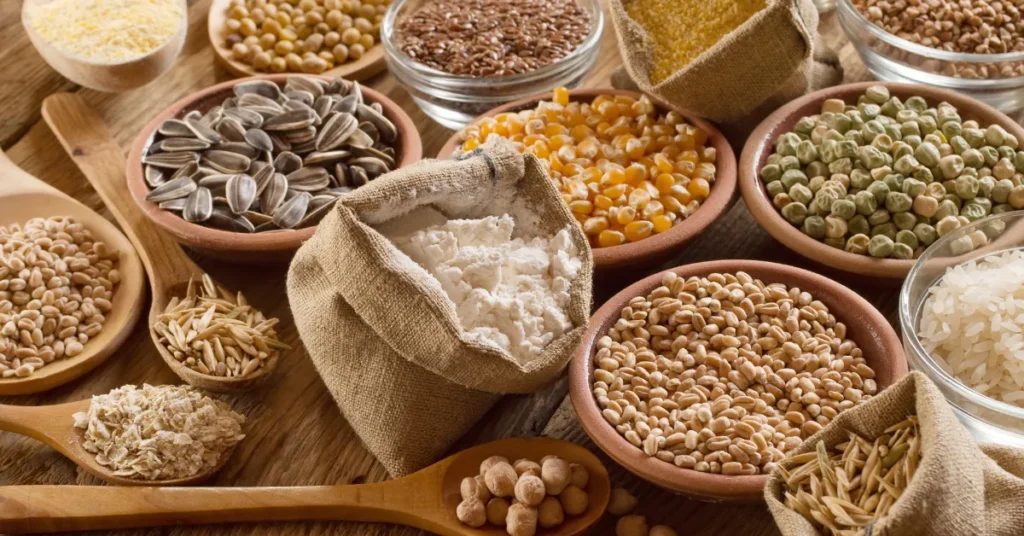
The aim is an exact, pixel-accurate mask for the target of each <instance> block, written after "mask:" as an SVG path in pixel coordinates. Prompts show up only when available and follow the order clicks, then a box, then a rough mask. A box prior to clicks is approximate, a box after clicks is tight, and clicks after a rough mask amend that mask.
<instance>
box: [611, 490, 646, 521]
mask: <svg viewBox="0 0 1024 536" xmlns="http://www.w3.org/2000/svg"><path fill="white" fill-rule="evenodd" d="M639 502H640V501H638V500H637V498H636V497H634V496H633V494H632V493H630V492H629V491H627V490H626V489H625V488H614V489H612V496H611V498H610V499H609V500H608V513H609V514H611V515H613V516H624V515H626V514H628V513H630V512H632V511H633V509H634V508H636V505H637V503H639Z"/></svg>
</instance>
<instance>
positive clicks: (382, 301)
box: [288, 140, 593, 476]
mask: <svg viewBox="0 0 1024 536" xmlns="http://www.w3.org/2000/svg"><path fill="white" fill-rule="evenodd" d="M499 142H500V143H499V144H497V145H494V144H488V145H487V146H486V147H485V149H486V150H485V151H475V152H474V153H471V154H470V155H468V156H470V157H469V158H466V159H463V160H461V161H454V160H449V161H434V160H425V161H423V162H421V163H418V164H416V165H413V166H411V167H408V168H403V169H400V170H398V171H395V172H393V173H390V174H388V175H386V176H384V177H381V178H378V179H377V180H374V181H373V182H371V183H369V184H368V185H366V186H363V187H362V188H359V189H358V190H356V191H354V192H352V193H351V194H348V195H346V196H345V197H344V198H342V199H340V200H339V201H338V203H337V207H336V208H335V209H334V210H333V211H332V212H331V213H330V214H328V215H327V216H326V217H325V218H324V220H323V222H322V223H320V225H319V228H318V229H317V232H316V234H315V235H313V237H312V238H311V239H310V240H309V241H308V242H306V243H305V244H304V245H303V246H302V247H301V248H300V249H299V251H298V253H296V255H295V259H294V260H293V261H292V265H291V268H290V269H289V271H288V300H289V302H290V304H291V308H292V312H293V314H294V316H295V324H296V326H297V327H298V330H299V334H300V335H301V336H302V341H303V343H304V344H305V346H306V349H307V350H308V352H309V355H310V357H311V358H312V360H313V363H314V364H315V365H316V368H317V371H318V372H319V373H320V375H321V377H323V380H324V383H325V384H326V385H327V388H328V389H329V390H330V392H331V395H332V396H333V397H334V400H335V401H336V402H337V404H338V407H339V408H341V411H342V413H343V414H344V416H345V418H346V419H347V420H348V422H349V424H351V425H352V428H353V429H354V430H355V432H356V433H357V434H358V435H359V437H360V438H361V439H362V440H363V442H364V443H365V445H366V447H367V448H368V449H369V450H370V452H372V453H373V454H374V456H376V457H377V459H378V460H380V462H381V463H382V464H383V465H384V467H385V468H387V470H388V472H389V473H390V474H391V475H392V476H400V475H404V474H407V473H409V472H412V471H415V470H417V469H420V468H422V467H424V466H426V465H428V464H430V463H432V462H434V461H436V460H437V458H438V457H440V456H441V455H442V454H443V453H444V452H445V451H446V450H447V449H448V448H449V447H450V446H451V445H452V443H453V442H454V441H456V440H457V439H458V438H459V437H461V436H462V435H463V434H465V433H466V431H467V430H468V429H469V428H470V427H471V426H472V425H473V424H474V423H476V422H477V420H479V419H480V417H482V416H483V415H484V413H486V412H487V410H488V409H489V408H490V407H491V406H492V405H493V404H494V403H495V402H496V401H497V400H498V399H499V398H500V397H501V396H502V395H503V394H506V393H529V392H532V391H535V390H537V389H539V388H541V387H543V386H544V385H546V384H548V383H550V382H551V381H553V380H554V379H555V378H556V377H558V376H559V374H560V373H561V372H562V370H563V369H564V367H565V365H566V363H567V362H568V360H569V358H570V356H571V354H572V351H573V350H574V349H575V347H576V345H577V344H578V343H579V340H580V337H581V336H582V334H583V331H584V330H585V327H586V324H587V320H588V318H589V315H590V302H591V290H592V283H591V274H592V272H593V260H592V257H591V252H590V246H589V244H588V243H587V239H586V238H585V237H584V235H583V232H582V231H581V229H580V228H579V225H577V224H576V222H575V220H574V219H573V217H572V215H571V214H570V213H569V210H568V208H567V207H566V205H565V203H564V202H562V199H561V197H560V196H559V194H558V191H557V190H556V189H555V186H554V184H553V183H552V182H551V180H550V179H549V178H548V176H547V174H546V172H545V171H544V169H543V167H542V166H541V164H540V162H539V161H538V160H537V159H536V158H535V157H533V156H532V155H521V154H519V153H518V152H517V151H515V150H514V149H513V148H512V147H511V145H510V144H508V142H505V141H504V140H499ZM420 207H432V208H433V209H436V210H438V211H440V212H441V213H443V214H444V215H445V216H446V217H447V218H450V219H454V218H481V217H484V216H489V215H500V214H506V213H508V214H510V215H512V216H513V218H514V219H515V221H516V226H515V233H516V234H515V236H523V237H533V236H550V235H553V234H555V233H556V232H558V231H559V230H561V229H563V228H566V227H568V228H569V229H570V232H571V236H572V239H573V241H574V243H575V244H576V246H577V248H578V249H579V251H580V256H581V257H582V259H583V266H582V269H581V270H580V272H579V275H577V276H576V278H575V279H574V280H573V281H572V283H571V288H570V293H571V302H570V304H569V307H568V311H567V313H568V316H569V318H570V319H571V320H572V322H573V323H574V325H575V326H577V327H576V328H575V329H573V330H572V331H570V332H568V333H566V334H565V335H563V336H562V337H560V338H558V339H556V340H555V341H553V342H552V343H551V344H549V345H548V346H547V347H546V348H545V350H544V352H543V353H542V354H541V355H540V356H539V357H538V358H536V359H535V360H533V361H530V362H529V363H527V364H525V365H521V364H519V363H518V362H517V361H516V360H514V359H513V358H512V357H511V356H510V355H508V353H507V352H505V351H502V350H499V349H496V348H493V347H491V346H485V345H483V344H480V343H477V342H473V341H469V340H467V339H466V338H465V336H464V333H463V331H462V329H461V327H460V324H459V319H458V317H457V316H456V313H455V308H454V304H453V303H452V301H451V300H450V299H448V297H447V296H445V295H444V293H443V291H442V290H441V287H440V285H439V284H438V282H437V280H436V279H434V278H433V277H432V276H430V275H429V274H428V273H427V272H426V271H425V270H424V269H423V268H421V267H420V266H419V265H417V264H415V263H414V262H412V260H411V259H409V257H408V256H406V255H405V254H404V253H402V252H401V251H399V250H398V249H397V248H396V247H395V246H394V245H393V244H392V243H391V241H390V240H389V239H388V238H386V237H385V236H384V235H382V234H381V233H380V232H378V230H377V228H378V227H379V226H381V225H384V224H388V225H393V224H395V223H396V222H398V221H405V220H408V219H407V218H406V219H404V220H403V219H402V218H401V217H402V216H404V215H407V214H408V213H409V212H410V211H412V210H413V209H417V208H420Z"/></svg>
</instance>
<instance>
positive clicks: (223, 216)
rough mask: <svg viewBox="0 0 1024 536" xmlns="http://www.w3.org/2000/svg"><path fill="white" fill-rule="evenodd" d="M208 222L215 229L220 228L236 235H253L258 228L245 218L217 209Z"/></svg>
mask: <svg viewBox="0 0 1024 536" xmlns="http://www.w3.org/2000/svg"><path fill="white" fill-rule="evenodd" d="M207 221H208V222H210V223H211V224H213V226H214V227H220V228H221V229H225V230H228V231H234V232H236V233H252V232H255V231H256V227H255V226H254V225H253V224H252V222H250V221H249V220H247V219H245V217H243V216H235V215H234V214H231V213H230V212H225V211H224V210H223V209H220V208H215V209H214V210H213V213H212V214H210V219H209V220H207Z"/></svg>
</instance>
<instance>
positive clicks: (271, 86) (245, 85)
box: [233, 80, 281, 100]
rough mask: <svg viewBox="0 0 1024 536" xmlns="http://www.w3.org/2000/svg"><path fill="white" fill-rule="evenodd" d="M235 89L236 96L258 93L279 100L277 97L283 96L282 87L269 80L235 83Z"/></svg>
mask: <svg viewBox="0 0 1024 536" xmlns="http://www.w3.org/2000/svg"><path fill="white" fill-rule="evenodd" d="M233 89H234V92H235V96H238V97H240V96H242V95H245V94H246V93H255V94H257V95H262V96H264V97H267V98H268V99H274V100H277V98H278V97H280V96H281V88H279V87H277V84H275V83H273V82H271V81H269V80H252V81H249V82H241V83H239V84H235V87H234V88H233Z"/></svg>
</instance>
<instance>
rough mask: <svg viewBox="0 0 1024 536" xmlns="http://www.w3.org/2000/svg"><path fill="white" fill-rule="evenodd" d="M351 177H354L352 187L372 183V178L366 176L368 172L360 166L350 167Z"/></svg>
mask: <svg viewBox="0 0 1024 536" xmlns="http://www.w3.org/2000/svg"><path fill="white" fill-rule="evenodd" d="M348 171H349V175H350V176H351V177H352V179H351V180H352V186H355V187H356V188H358V187H360V186H362V185H364V184H366V183H368V182H370V177H369V176H368V175H367V174H366V170H365V169H363V168H361V167H359V166H349V167H348Z"/></svg>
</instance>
